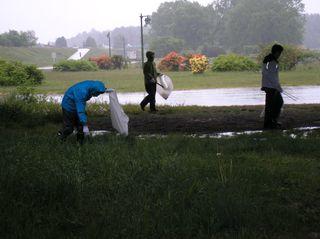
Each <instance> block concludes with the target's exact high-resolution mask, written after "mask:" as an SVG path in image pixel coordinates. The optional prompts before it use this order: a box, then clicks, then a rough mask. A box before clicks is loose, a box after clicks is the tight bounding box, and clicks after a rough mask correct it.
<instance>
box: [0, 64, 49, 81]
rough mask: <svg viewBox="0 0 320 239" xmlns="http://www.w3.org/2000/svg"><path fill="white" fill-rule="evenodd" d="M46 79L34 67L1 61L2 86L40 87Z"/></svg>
mask: <svg viewBox="0 0 320 239" xmlns="http://www.w3.org/2000/svg"><path fill="white" fill-rule="evenodd" d="M43 79H44V75H43V73H42V71H40V70H38V69H37V68H36V66H34V65H24V64H22V63H21V62H8V61H4V60H0V85H1V86H17V85H23V84H25V85H38V84H41V82H42V80H43Z"/></svg>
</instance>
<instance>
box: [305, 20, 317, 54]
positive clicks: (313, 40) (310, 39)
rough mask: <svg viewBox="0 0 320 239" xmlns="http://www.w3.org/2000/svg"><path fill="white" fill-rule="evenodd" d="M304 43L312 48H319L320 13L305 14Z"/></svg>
mask: <svg viewBox="0 0 320 239" xmlns="http://www.w3.org/2000/svg"><path fill="white" fill-rule="evenodd" d="M304 45H305V46H306V47H308V48H312V49H320V14H310V15H307V16H306V31H305V35H304Z"/></svg>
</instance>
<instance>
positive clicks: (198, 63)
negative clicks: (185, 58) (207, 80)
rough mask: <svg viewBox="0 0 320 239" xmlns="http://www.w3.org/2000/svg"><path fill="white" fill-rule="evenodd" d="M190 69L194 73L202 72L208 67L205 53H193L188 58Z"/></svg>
mask: <svg viewBox="0 0 320 239" xmlns="http://www.w3.org/2000/svg"><path fill="white" fill-rule="evenodd" d="M189 62H190V66H191V71H192V73H194V74H199V73H203V72H205V71H206V70H207V69H208V66H209V61H208V59H207V57H206V56H205V55H200V54H198V55H193V56H192V58H190V60H189Z"/></svg>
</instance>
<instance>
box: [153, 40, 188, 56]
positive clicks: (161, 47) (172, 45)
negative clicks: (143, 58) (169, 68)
mask: <svg viewBox="0 0 320 239" xmlns="http://www.w3.org/2000/svg"><path fill="white" fill-rule="evenodd" d="M184 44H185V42H184V40H181V39H178V38H174V37H157V38H154V39H153V40H152V41H151V44H150V49H151V50H153V51H154V52H155V53H156V57H164V56H165V55H166V54H168V53H170V52H172V51H175V52H181V51H182V50H183V48H184Z"/></svg>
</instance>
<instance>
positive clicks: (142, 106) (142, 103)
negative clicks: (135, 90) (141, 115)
mask: <svg viewBox="0 0 320 239" xmlns="http://www.w3.org/2000/svg"><path fill="white" fill-rule="evenodd" d="M145 89H146V92H147V93H148V95H147V96H146V97H145V98H144V99H143V100H142V101H141V103H140V106H141V109H142V110H144V107H146V105H147V104H149V103H150V86H149V84H145Z"/></svg>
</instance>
